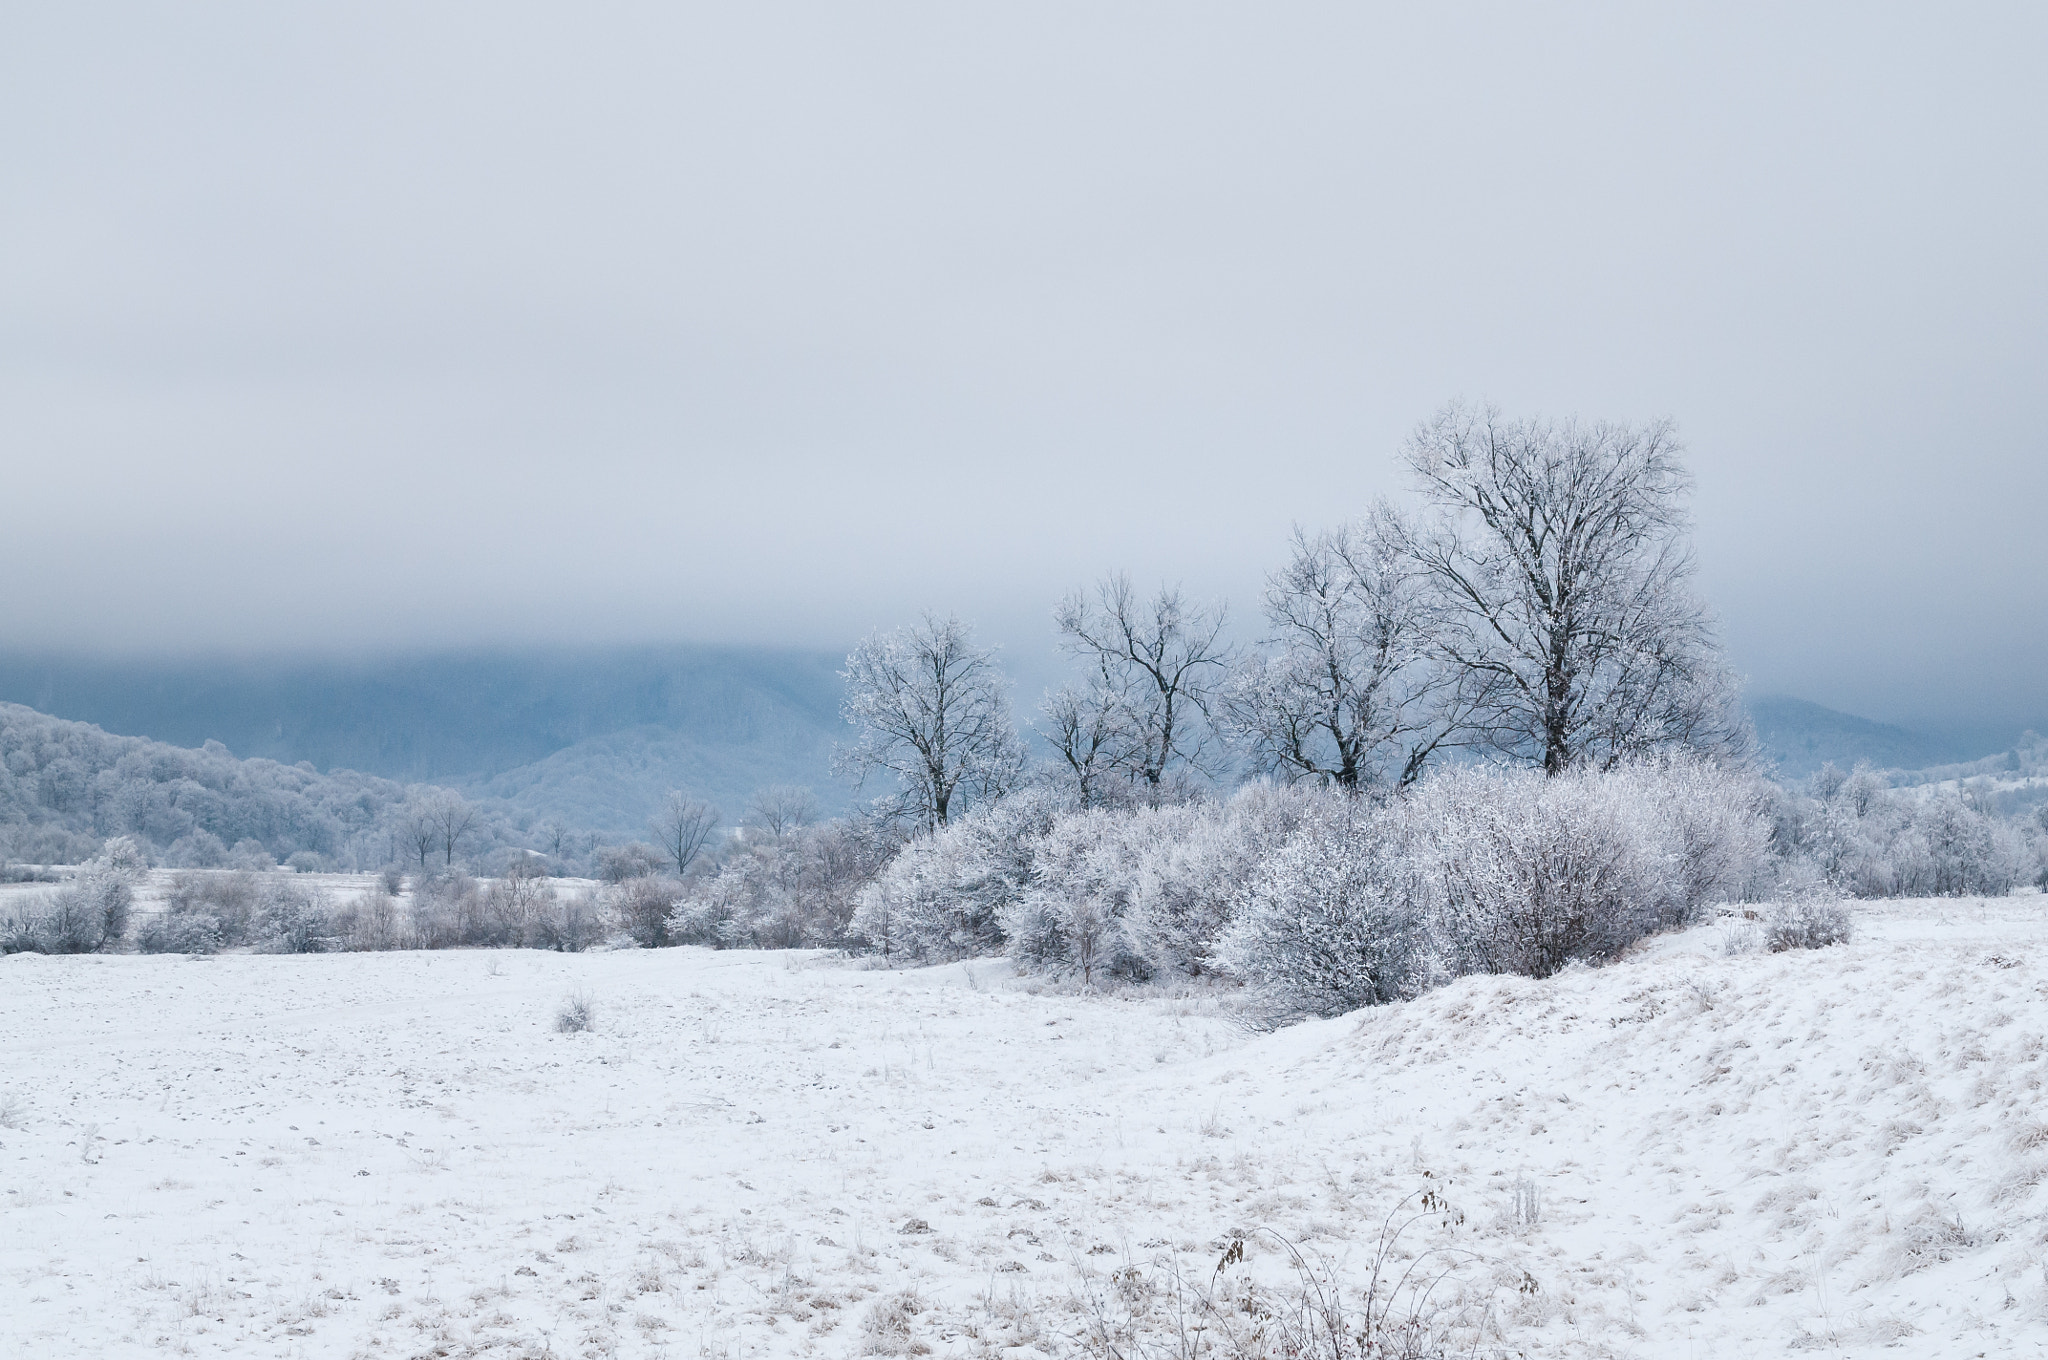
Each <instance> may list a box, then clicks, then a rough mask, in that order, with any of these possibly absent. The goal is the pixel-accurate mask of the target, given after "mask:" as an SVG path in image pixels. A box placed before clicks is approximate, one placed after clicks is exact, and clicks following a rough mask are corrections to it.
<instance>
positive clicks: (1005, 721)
mask: <svg viewBox="0 0 2048 1360" xmlns="http://www.w3.org/2000/svg"><path fill="white" fill-rule="evenodd" d="M840 676H841V678H842V679H844V680H845V681H846V699H845V702H844V704H843V705H842V706H841V712H842V713H843V714H844V716H845V718H846V721H847V722H849V723H850V724H852V725H853V726H854V727H855V728H856V729H858V731H859V733H860V739H859V740H858V741H857V742H856V743H855V744H854V745H853V746H851V747H842V748H841V749H840V750H839V751H838V752H837V753H836V755H835V757H834V764H835V766H836V767H837V768H838V769H839V770H840V771H841V772H842V773H844V774H847V775H850V776H851V777H853V778H854V780H855V781H856V782H857V783H865V781H866V780H868V779H869V778H871V777H873V776H875V775H877V774H881V775H886V776H891V777H893V778H894V779H895V780H896V782H897V784H898V786H899V790H900V792H899V793H898V794H897V795H896V797H895V798H893V799H892V800H891V808H892V810H893V811H895V812H897V813H898V814H901V815H907V816H909V817H911V818H912V819H914V820H915V821H916V822H917V823H918V824H919V825H921V826H923V827H924V828H925V829H927V830H935V829H937V828H939V827H942V826H944V825H946V823H947V821H948V820H949V819H950V818H951V817H952V816H953V815H954V814H955V813H957V812H958V811H959V810H960V808H959V804H960V803H961V802H963V801H967V802H972V801H976V800H981V799H992V798H999V797H1001V796H1002V795H1003V794H1004V793H1006V792H1008V791H1009V789H1010V788H1011V787H1012V786H1013V785H1014V784H1015V783H1016V782H1017V780H1018V778H1019V777H1020V775H1021V773H1022V770H1023V764H1024V755H1023V747H1022V745H1021V743H1019V741H1018V740H1017V729H1016V727H1015V725H1014V724H1013V723H1012V722H1011V719H1010V682H1009V680H1008V679H1007V678H1006V677H1005V676H1004V675H1003V672H1002V668H1001V667H1000V666H999V665H997V663H996V651H995V649H994V648H993V647H977V646H976V645H975V644H974V636H973V630H972V629H970V628H969V627H968V626H967V625H966V624H964V623H962V622H961V621H960V620H959V619H958V618H955V617H953V616H951V615H949V616H947V617H946V618H943V619H941V618H938V617H936V616H934V615H930V614H927V615H925V617H924V621H923V622H922V623H921V624H918V625H917V626H915V627H911V628H898V629H894V630H892V631H889V632H884V633H875V634H872V635H870V636H869V637H867V638H866V639H864V640H863V641H862V642H861V644H860V645H859V646H858V647H856V648H854V650H853V652H852V654H851V655H849V656H848V657H847V658H846V669H845V670H844V671H842V672H840Z"/></svg>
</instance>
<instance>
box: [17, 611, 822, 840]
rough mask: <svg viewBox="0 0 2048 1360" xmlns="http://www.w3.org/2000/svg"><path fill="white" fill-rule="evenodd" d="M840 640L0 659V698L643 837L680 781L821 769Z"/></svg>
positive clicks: (715, 791)
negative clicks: (455, 791)
mask: <svg viewBox="0 0 2048 1360" xmlns="http://www.w3.org/2000/svg"><path fill="white" fill-rule="evenodd" d="M844 663H845V654H844V653H843V652H838V651H830V652H820V651H804V650H797V649H789V648H766V647H757V648H741V647H697V646H668V647H605V648H584V649H577V650H571V649H561V648H558V649H537V648H529V649H524V650H500V651H468V652H448V653H438V654H413V655H397V656H390V657H385V658H382V659H376V660H370V661H355V660H340V659H334V658H315V657H301V658H297V659H279V658H272V659H267V660H253V661H251V660H242V661H236V660H222V659H218V658H214V659H185V660H179V659H166V658H129V659H113V658H91V657H79V656H50V655H46V656H33V655H23V654H18V653H17V654H15V655H13V656H10V657H4V658H0V699H4V700H12V701H14V702H16V703H21V704H26V705H28V706H30V707H32V708H35V709H37V710H39V711H41V712H45V713H51V714H56V715H58V716H60V717H65V718H72V719H77V720H79V721H84V722H91V723H96V724H98V725H99V726H101V727H103V728H105V729H106V730H107V731H110V732H130V733H139V734H143V735H147V736H149V737H153V738H156V739H157V740H159V741H166V742H170V743H172V744H174V745H177V746H188V747H197V746H200V745H201V744H202V743H204V742H207V741H217V742H220V743H223V744H224V745H225V746H226V747H227V748H228V749H229V750H231V751H233V752H234V754H236V755H238V756H244V757H264V758H267V759H270V760H275V761H277V762H279V763H281V764H285V765H291V764H296V763H297V762H300V761H307V762H310V763H311V764H312V765H313V766H314V767H315V768H316V769H320V770H338V769H349V770H360V771H363V772H365V773H367V774H373V775H380V776H383V777H384V778H387V779H394V780H400V781H403V782H406V783H412V782H416V781H424V782H430V783H435V784H444V785H448V786H450V787H454V788H459V789H461V790H462V791H464V792H465V793H466V794H468V795H470V796H471V797H473V798H489V799H504V800H507V801H508V802H510V803H511V804H513V805H514V806H516V807H517V808H519V809H521V810H522V811H524V812H526V813H530V814H531V815H532V816H534V817H537V818H542V819H547V818H555V819H559V820H561V821H563V822H565V823H567V824H570V825H575V826H580V827H588V828H592V829H596V830H601V831H605V832H608V833H611V834H614V835H637V834H641V833H642V832H643V831H644V828H645V823H646V820H647V818H648V816H649V815H650V814H652V812H653V811H654V809H655V806H656V804H657V803H658V802H659V801H660V799H661V797H662V795H664V794H665V793H666V792H667V791H668V790H670V789H673V788H687V789H690V790H691V791H693V792H695V793H698V794H700V795H702V796H704V797H706V798H708V799H710V800H712V801H713V802H716V803H718V804H720V805H721V806H723V807H725V808H727V809H728V810H729V811H734V812H736V811H737V810H738V809H739V808H741V807H743V806H744V804H745V801H746V799H747V797H748V795H749V794H751V793H752V791H753V790H754V789H756V788H759V787H762V786H764V785H771V784H805V785H810V786H812V787H813V788H814V789H815V790H816V791H817V793H818V795H819V798H820V801H821V803H822V804H823V805H824V806H825V807H826V808H827V809H828V810H832V809H836V808H837V807H839V806H840V805H841V802H842V800H843V798H844V797H845V790H844V788H843V786H841V785H839V784H838V783H836V782H835V781H833V780H832V779H831V778H830V775H829V766H830V760H831V749H832V743H833V741H834V740H835V739H836V738H837V737H838V736H839V735H840V732H841V730H842V728H843V724H842V723H841V721H840V718H839V712H838V706H839V693H840V686H839V677H838V674H837V672H838V668H839V667H840V666H841V665H843V664H844Z"/></svg>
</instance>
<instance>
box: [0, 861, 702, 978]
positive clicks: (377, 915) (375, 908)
mask: <svg viewBox="0 0 2048 1360" xmlns="http://www.w3.org/2000/svg"><path fill="white" fill-rule="evenodd" d="M144 872H145V867H144V865H143V862H142V857H141V853H140V850H139V848H138V847H137V846H136V845H135V843H134V842H133V841H130V840H126V839H124V838H116V839H115V840H113V841H110V842H108V844H107V847H106V849H105V850H103V851H102V852H101V854H100V855H99V856H97V857H95V858H94V859H92V860H91V861H89V862H88V863H87V864H86V865H85V866H84V867H83V868H82V869H81V870H80V872H79V874H78V876H77V878H76V879H75V880H74V881H73V882H72V883H71V884H69V885H67V886H65V887H63V888H60V889H58V890H57V891H55V892H51V893H44V894H32V895H22V896H18V897H17V898H15V900H14V901H13V902H12V904H10V905H9V906H8V907H6V908H5V909H0V953H17V952H36V953H45V954H67V953H91V952H95V951H98V950H103V949H111V948H114V947H116V946H118V945H119V944H121V943H122V941H123V938H124V935H125V934H126V933H127V932H128V929H129V925H130V920H131V917H132V916H135V915H137V913H135V912H134V901H135V891H136V888H137V887H138V886H139V885H140V883H141V880H142V876H143V874H144ZM401 884H402V880H401V879H400V877H399V876H398V875H396V874H386V875H385V876H384V877H383V879H382V880H381V881H380V882H378V883H377V884H376V885H375V886H374V887H372V888H371V889H370V890H369V891H368V892H365V893H362V894H359V895H357V896H355V897H352V898H347V899H344V900H337V899H336V898H335V897H334V896H333V895H332V894H330V893H328V892H326V891H324V890H323V889H321V888H319V887H317V886H314V885H311V884H308V883H306V882H305V881H304V880H302V879H299V878H296V877H294V876H291V875H285V874H274V873H253V872H248V871H241V872H234V873H208V872H190V871H188V872H184V873H178V874H174V875H172V877H171V880H170V885H169V888H168V891H167V892H166V894H165V901H164V907H163V909H162V910H161V911H157V912H152V913H148V914H143V915H141V919H140V920H139V921H138V922H137V923H136V924H135V928H134V932H133V933H134V942H135V946H136V948H137V949H139V950H141V951H142V952H143V953H146V954H165V953H177V954H210V953H213V952H215V951H216V950H219V949H223V948H231V947H236V946H245V947H252V948H256V949H261V950H267V951H272V952H281V953H323V952H340V951H353V950H382V949H448V948H459V947H465V946H500V947H506V946H514V947H524V948H534V949H555V950H564V951H571V952H574V951H578V950H582V949H587V948H589V947H591V946H592V945H594V944H597V943H599V942H601V941H603V940H605V939H608V938H610V937H612V936H614V935H617V934H620V932H621V930H622V929H623V927H624V925H625V924H626V923H627V922H628V921H629V919H630V917H629V915H628V913H627V911H626V910H625V908H626V907H627V905H628V894H627V893H626V892H624V891H620V890H613V891H609V892H604V893H580V892H566V893H565V892H560V891H558V890H557V888H556V887H555V885H554V884H553V883H552V882H551V881H549V880H548V879H547V878H546V877H545V876H543V875H542V874H540V873H538V872H535V871H533V870H532V869H521V868H517V867H515V869H514V871H512V872H509V873H507V874H505V875H504V876H503V877H500V878H498V879H495V880H492V881H491V882H490V883H488V884H487V885H486V884H479V883H478V882H477V881H476V880H475V879H472V878H470V877H469V876H468V875H467V874H463V873H460V872H452V873H442V874H436V875H430V876H421V877H417V878H415V879H414V880H413V883H412V893H411V894H410V897H409V898H405V897H401V896H399V895H398V893H399V889H400V887H401ZM673 900H674V893H673V892H669V893H666V894H665V895H664V896H663V897H662V901H661V913H662V914H665V913H666V911H667V910H668V904H669V903H670V902H672V901H673ZM642 914H643V916H644V914H645V913H644V910H643V913H642Z"/></svg>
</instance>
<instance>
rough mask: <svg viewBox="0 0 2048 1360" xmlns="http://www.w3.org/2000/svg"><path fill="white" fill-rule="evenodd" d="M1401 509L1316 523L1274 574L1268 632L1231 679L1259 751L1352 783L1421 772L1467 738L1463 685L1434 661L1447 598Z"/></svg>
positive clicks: (1260, 761)
mask: <svg viewBox="0 0 2048 1360" xmlns="http://www.w3.org/2000/svg"><path fill="white" fill-rule="evenodd" d="M1406 540H1407V533H1406V531H1405V528H1404V526H1403V525H1402V524H1401V522H1400V520H1399V519H1398V518H1397V517H1396V515H1395V514H1394V511H1393V510H1392V509H1391V508H1390V507H1388V506H1386V505H1381V506H1379V507H1377V508H1376V509H1375V510H1374V511H1373V512H1372V514H1371V515H1370V516H1369V517H1368V518H1366V519H1365V520H1364V521H1363V522H1361V523H1359V524H1355V525H1344V526H1340V527H1339V528H1336V529H1333V530H1329V531H1327V532H1324V533H1320V534H1315V535H1309V534H1307V533H1304V532H1303V531H1301V530H1299V529H1297V530H1295V534H1294V553H1293V558H1292V560H1291V561H1289V562H1288V564H1287V566H1286V567H1284V568H1283V569H1281V570H1280V571H1278V572H1275V573H1274V574H1273V576H1272V577H1271V578H1270V579H1269V580H1268V581H1267V584H1266V601H1265V604H1266V622H1267V626H1268V628H1269V630H1270V631H1269V633H1268V635H1267V638H1266V640H1265V642H1266V646H1267V648H1268V649H1269V650H1267V651H1265V652H1262V653H1253V654H1252V655H1251V656H1250V657H1249V658H1247V660H1246V662H1245V663H1244V665H1243V666H1242V667H1241V668H1240V669H1239V671H1238V672H1237V674H1236V675H1235V676H1234V677H1233V678H1232V682H1231V684H1230V686H1229V688H1228V689H1227V690H1226V691H1225V711H1226V713H1227V714H1228V717H1229V721H1230V725H1231V727H1232V728H1233V730H1234V732H1235V734H1236V735H1237V737H1238V738H1239V739H1240V740H1241V741H1243V742H1244V743H1245V745H1246V747H1247V748H1248V749H1249V752H1250V754H1251V757H1252V761H1253V763H1254V764H1255V765H1256V766H1258V767H1260V768H1264V769H1269V770H1273V771H1276V772H1278V773H1280V774H1282V775H1284V776H1286V777H1288V778H1300V777H1303V776H1307V777H1310V778H1314V779H1319V780H1324V781H1327V782H1330V783H1333V784H1336V785H1337V786H1338V787H1340V788H1343V789H1347V790H1348V789H1357V788H1360V787H1370V786H1373V785H1377V784H1383V783H1395V784H1400V785H1407V784H1411V783H1413V782H1414V781H1415V779H1416V777H1417V776H1418V775H1420V774H1421V773H1422V769H1423V766H1424V764H1425V763H1426V762H1427V761H1428V760H1429V758H1430V756H1431V755H1432V754H1434V753H1435V752H1436V751H1437V750H1438V749H1439V748H1440V747H1442V746H1443V745H1445V744H1446V743H1448V742H1453V741H1455V740H1457V737H1458V733H1459V730H1460V722H1459V718H1460V714H1459V710H1458V706H1457V704H1456V703H1455V701H1454V700H1455V694H1456V690H1455V687H1454V686H1452V685H1451V684H1449V683H1447V681H1448V674H1447V672H1446V671H1445V669H1444V668H1443V667H1441V666H1439V665H1437V664H1436V663H1435V658H1434V655H1433V651H1432V645H1431V644H1432V636H1433V633H1434V632H1435V626H1436V623H1437V618H1436V612H1437V611H1436V610H1435V609H1434V608H1433V601H1432V597H1431V594H1430V592H1429V590H1428V589H1427V588H1426V584H1425V582H1424V581H1423V579H1422V578H1421V575H1420V573H1418V572H1417V571H1416V569H1415V564H1414V563H1413V561H1412V560H1411V559H1410V558H1409V557H1408V555H1407V546H1406Z"/></svg>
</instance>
